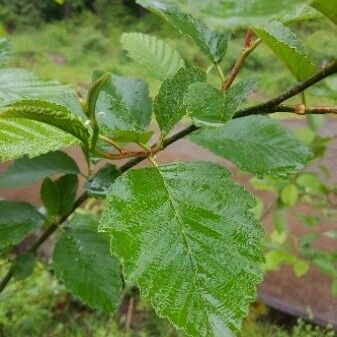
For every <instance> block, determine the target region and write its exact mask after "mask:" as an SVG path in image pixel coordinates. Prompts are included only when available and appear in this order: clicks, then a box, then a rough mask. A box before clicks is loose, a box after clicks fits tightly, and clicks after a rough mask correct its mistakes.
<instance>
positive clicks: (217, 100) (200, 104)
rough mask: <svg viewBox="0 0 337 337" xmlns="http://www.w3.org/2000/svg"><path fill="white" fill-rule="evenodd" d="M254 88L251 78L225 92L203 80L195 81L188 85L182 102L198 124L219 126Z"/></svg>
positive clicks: (254, 84) (254, 83) (254, 82)
mask: <svg viewBox="0 0 337 337" xmlns="http://www.w3.org/2000/svg"><path fill="white" fill-rule="evenodd" d="M255 88H256V81H255V80H251V79H250V80H248V81H242V82H240V83H239V84H237V85H235V86H234V87H232V88H230V89H229V90H228V91H227V92H225V93H224V92H222V91H219V90H218V89H216V88H214V87H213V86H211V85H209V84H207V83H205V82H197V83H193V84H191V85H190V86H189V88H188V90H187V92H186V94H185V96H184V104H185V105H186V106H187V111H188V113H189V114H190V115H191V116H192V117H193V119H194V122H195V124H197V125H198V126H199V125H205V126H221V125H222V124H224V123H226V122H227V121H229V120H230V119H231V118H232V117H233V116H234V115H235V112H236V111H237V109H238V107H239V105H240V104H241V103H243V102H244V101H245V100H246V99H247V97H248V95H249V94H250V93H251V91H253V90H255Z"/></svg>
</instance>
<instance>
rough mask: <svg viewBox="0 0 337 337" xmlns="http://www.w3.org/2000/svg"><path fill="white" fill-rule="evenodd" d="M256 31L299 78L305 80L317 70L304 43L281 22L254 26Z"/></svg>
mask: <svg viewBox="0 0 337 337" xmlns="http://www.w3.org/2000/svg"><path fill="white" fill-rule="evenodd" d="M254 32H255V33H256V34H257V35H258V36H259V37H260V38H261V39H262V40H263V42H265V43H266V44H267V45H268V46H269V47H270V48H271V49H272V50H273V52H274V53H275V54H276V55H277V56H278V57H279V58H280V59H281V60H282V61H283V62H284V64H285V65H286V66H287V68H288V69H289V70H290V71H291V72H292V74H293V75H294V76H295V77H296V78H297V80H299V81H300V80H305V79H306V78H308V77H310V76H311V75H313V74H314V73H315V72H316V71H317V68H316V66H315V65H314V64H313V63H312V61H311V60H310V59H309V57H308V54H307V52H306V50H305V47H304V45H303V43H302V42H301V41H300V40H298V38H297V37H296V35H295V34H294V33H293V32H292V31H291V30H290V29H289V28H287V27H285V26H284V25H282V24H281V23H280V22H276V21H272V22H270V23H268V24H266V25H264V26H262V27H257V28H254Z"/></svg>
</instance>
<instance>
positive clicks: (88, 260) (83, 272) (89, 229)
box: [53, 214, 122, 312]
mask: <svg viewBox="0 0 337 337" xmlns="http://www.w3.org/2000/svg"><path fill="white" fill-rule="evenodd" d="M97 224H98V219H97V217H96V216H94V215H90V214H75V215H74V217H72V218H71V220H70V221H69V222H68V224H67V226H66V228H65V230H64V232H63V233H62V235H61V237H60V238H59V239H58V241H57V242H56V245H55V250H54V254H53V265H54V269H55V273H56V275H57V276H58V277H59V278H60V279H61V280H62V281H63V282H64V284H65V286H66V287H67V288H68V289H70V290H71V291H72V293H73V294H74V295H75V296H76V297H78V298H79V299H80V300H81V301H83V302H84V303H86V304H88V305H89V306H91V307H93V308H96V309H99V310H103V311H106V312H112V311H115V310H116V309H117V307H118V305H119V302H120V300H121V295H122V278H121V274H120V272H121V271H120V266H119V263H118V261H117V259H116V258H115V257H113V256H112V255H111V254H110V250H109V240H108V239H107V238H106V237H105V236H104V235H103V234H100V233H98V232H97Z"/></svg>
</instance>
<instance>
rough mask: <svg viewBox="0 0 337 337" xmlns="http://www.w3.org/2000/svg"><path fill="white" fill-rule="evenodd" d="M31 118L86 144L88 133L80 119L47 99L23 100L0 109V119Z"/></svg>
mask: <svg viewBox="0 0 337 337" xmlns="http://www.w3.org/2000/svg"><path fill="white" fill-rule="evenodd" d="M3 118H10V119H13V118H17V119H18V120H19V121H20V120H21V119H31V120H34V121H37V122H41V123H45V124H48V125H51V126H54V127H56V128H58V129H60V130H62V131H64V132H66V133H69V134H71V135H73V136H74V137H76V138H78V139H79V140H80V141H81V142H82V143H83V144H87V143H88V140H89V137H90V134H89V131H88V129H87V128H86V127H85V125H84V124H83V123H82V121H81V120H80V119H79V118H78V117H76V116H74V115H73V114H72V113H71V112H70V111H69V110H67V109H66V108H65V107H63V106H61V105H58V104H55V103H50V102H47V101H37V100H36V101H35V100H23V101H19V102H16V103H13V104H11V105H8V106H6V107H3V108H1V109H0V119H3Z"/></svg>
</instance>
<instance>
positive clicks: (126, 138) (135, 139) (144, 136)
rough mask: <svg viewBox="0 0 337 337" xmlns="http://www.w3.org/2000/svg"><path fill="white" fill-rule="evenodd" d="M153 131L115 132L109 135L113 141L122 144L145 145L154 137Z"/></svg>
mask: <svg viewBox="0 0 337 337" xmlns="http://www.w3.org/2000/svg"><path fill="white" fill-rule="evenodd" d="M153 133H154V132H153V131H152V130H148V131H132V130H114V131H111V132H110V133H109V137H110V138H111V139H112V140H115V141H117V142H121V143H143V144H146V143H147V142H148V141H149V140H150V139H151V137H152V136H153Z"/></svg>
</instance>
